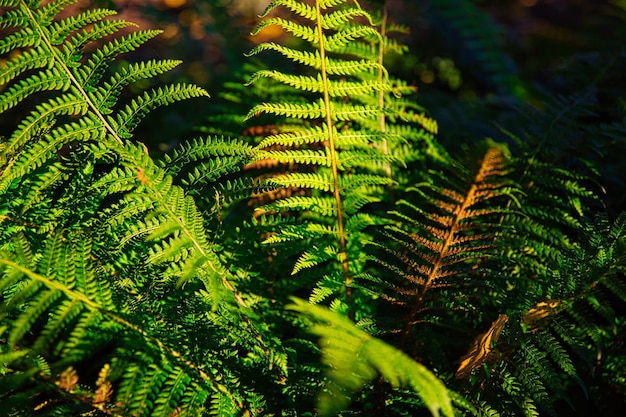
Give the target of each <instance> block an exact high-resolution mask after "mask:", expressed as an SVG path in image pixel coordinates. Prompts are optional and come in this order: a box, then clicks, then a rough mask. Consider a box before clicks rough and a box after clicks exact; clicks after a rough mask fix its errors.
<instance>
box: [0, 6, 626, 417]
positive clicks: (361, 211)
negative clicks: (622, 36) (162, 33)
mask: <svg viewBox="0 0 626 417" xmlns="http://www.w3.org/2000/svg"><path fill="white" fill-rule="evenodd" d="M73 3H74V1H73V0H52V1H48V2H39V1H26V0H0V9H1V11H2V14H1V15H0V29H1V32H0V33H1V34H2V38H0V54H2V55H1V56H0V59H1V61H0V112H1V113H2V116H1V117H2V118H0V122H2V123H5V124H6V127H7V129H6V132H5V130H4V129H5V125H4V124H3V125H2V127H3V131H2V134H3V135H5V136H3V137H2V138H1V141H0V402H1V403H2V410H3V412H4V413H5V414H6V415H9V416H48V415H50V416H61V415H62V416H87V415H89V416H100V415H115V416H167V417H170V416H172V417H173V416H204V415H206V416H209V415H219V416H253V415H254V416H256V415H283V416H300V415H301V416H312V415H333V414H336V415H343V416H348V415H357V414H358V415H377V416H378V415H380V416H383V415H443V416H446V417H449V416H453V415H473V416H482V415H485V416H522V415H523V416H532V415H572V413H578V414H580V413H583V414H584V413H585V412H586V411H587V410H588V409H594V410H601V412H604V413H605V414H606V415H620V414H619V412H620V410H621V409H623V408H624V407H622V406H621V405H620V404H625V403H626V382H625V381H624V376H623V369H624V367H625V366H626V356H625V354H624V352H625V351H626V350H625V349H624V335H625V334H626V319H625V313H624V312H625V311H626V282H625V281H624V277H625V272H626V271H625V268H626V264H625V262H626V245H625V242H626V216H625V215H624V214H614V213H612V212H611V213H610V214H608V215H607V214H606V213H605V212H604V211H605V210H604V208H603V207H602V202H601V201H600V196H601V193H600V190H601V187H599V186H598V184H599V183H601V182H602V181H603V177H602V174H603V169H602V167H601V166H600V164H599V163H598V162H597V160H594V159H593V158H592V157H590V156H589V155H590V154H593V152H597V153H601V152H605V151H606V149H609V148H611V149H612V148H614V147H616V146H617V145H615V143H619V142H620V141H622V142H623V134H624V132H625V131H626V130H625V129H624V123H623V121H619V120H615V119H614V118H609V117H608V116H607V115H606V112H605V113H603V117H605V118H606V119H607V120H610V123H602V124H601V123H595V121H597V120H596V117H598V116H597V111H600V110H602V111H604V110H603V109H600V110H598V108H599V106H600V100H599V99H598V97H599V95H598V94H597V93H596V89H595V88H594V87H593V86H590V87H589V88H586V89H584V90H582V91H578V92H574V93H572V94H569V95H562V96H559V95H554V96H551V97H549V98H546V99H545V100H543V102H542V103H541V106H530V105H529V104H528V103H522V102H520V101H519V100H517V99H515V100H514V99H513V96H517V97H523V96H524V95H525V94H528V93H529V90H526V89H522V88H521V84H520V81H519V79H518V78H517V74H516V72H515V71H514V68H513V67H512V66H511V65H509V64H507V62H508V60H507V59H504V60H503V59H501V58H502V57H503V56H506V55H505V52H504V51H503V46H502V44H499V43H497V42H496V36H495V35H494V34H495V33H498V31H499V28H498V26H497V25H496V24H495V23H494V22H493V20H492V19H491V18H490V17H489V16H488V15H487V14H486V13H485V12H484V11H483V10H482V9H479V8H478V7H477V6H476V5H475V4H474V3H473V2H471V1H464V2H461V3H462V4H461V5H462V6H463V7H462V8H458V9H457V8H453V7H452V6H451V4H452V3H450V2H447V1H432V2H431V3H432V6H433V13H434V14H435V15H437V14H439V17H440V18H442V19H443V20H444V21H445V22H448V24H449V25H450V26H451V27H453V28H455V31H456V32H455V33H456V35H455V36H458V37H460V38H462V39H464V41H466V42H467V44H468V45H466V46H465V48H466V49H467V50H468V51H469V53H470V55H472V56H473V57H474V59H475V61H476V62H477V63H478V64H479V65H478V66H477V68H478V69H479V70H480V72H481V74H482V75H484V76H485V79H486V81H485V83H486V84H489V85H492V87H493V88H494V90H495V91H496V92H498V93H499V94H501V95H503V96H501V100H502V102H501V103H500V104H501V105H502V114H503V116H501V118H496V120H497V121H498V122H499V123H500V126H499V130H494V131H495V132H496V134H494V135H493V136H494V137H496V138H498V140H499V141H496V140H493V139H489V138H483V137H482V136H479V137H476V136H472V137H471V139H472V140H473V142H469V141H466V142H463V143H461V144H458V145H459V146H443V143H445V138H441V139H438V138H437V139H436V135H439V124H438V123H437V122H435V121H434V120H433V119H432V118H430V116H429V114H428V113H427V111H426V110H425V109H424V108H423V107H422V106H420V105H419V104H418V103H416V102H415V100H414V93H415V87H413V86H410V85H409V83H407V82H405V81H403V80H401V79H398V78H396V77H395V76H394V75H393V74H392V73H391V71H390V68H391V67H390V66H389V65H388V62H389V60H393V59H398V57H406V56H407V48H406V47H405V46H404V45H403V44H402V43H401V42H400V41H399V40H398V39H397V38H395V36H396V35H398V34H403V33H405V32H406V29H405V28H403V27H402V26H398V25H395V24H393V23H392V22H390V21H389V18H388V10H387V6H386V5H385V4H380V2H373V4H372V5H365V4H363V5H361V4H360V3H359V2H356V1H348V0H315V1H299V0H275V1H274V2H272V3H271V4H270V5H269V6H268V7H267V9H266V10H265V12H264V13H263V15H262V20H261V23H260V24H259V26H258V27H257V29H256V30H255V31H254V33H256V34H257V35H259V36H263V33H264V31H266V30H272V29H278V30H280V31H281V32H282V33H283V35H282V37H280V38H277V39H273V40H266V41H261V42H260V43H259V44H258V45H257V46H255V47H253V48H252V51H251V52H250V54H249V55H251V56H255V57H256V58H257V59H259V61H256V62H255V63H253V64H250V65H249V66H247V67H246V68H244V69H243V70H244V72H245V73H247V74H248V83H246V84H245V85H243V84H229V86H230V90H228V91H226V92H225V93H224V98H225V99H226V100H227V102H228V103H229V107H230V108H229V111H225V112H224V113H223V114H218V115H212V116H211V117H210V119H209V120H210V121H211V122H212V123H213V125H212V126H205V127H204V128H202V129H201V130H204V131H207V132H212V133H217V136H205V137H199V138H194V139H191V140H189V141H186V142H182V143H180V144H179V145H178V146H177V147H175V148H174V149H172V150H171V151H170V152H169V153H167V154H164V155H161V156H160V157H159V158H157V157H155V155H154V151H152V150H150V149H148V148H147V146H146V145H144V143H147V139H146V138H145V137H142V136H141V135H140V134H139V133H138V132H141V130H139V129H140V127H141V124H142V122H143V123H145V121H146V119H147V118H148V117H149V116H148V113H150V112H151V111H153V110H156V109H159V108H162V107H164V106H165V105H169V104H173V103H174V102H178V101H182V100H185V101H189V102H191V103H194V105H195V104H197V105H198V106H200V107H203V106H205V104H204V103H205V100H206V96H207V95H208V94H207V93H206V91H205V90H204V89H203V88H201V87H198V86H196V85H193V84H186V83H172V84H165V85H161V86H158V87H146V86H151V85H153V84H161V83H162V82H163V81H162V80H163V79H162V78H160V77H161V76H162V75H164V74H166V73H169V72H171V71H172V70H174V69H175V68H176V67H177V66H178V65H179V64H180V61H176V60H170V59H159V60H140V59H135V56H136V55H135V54H136V53H137V51H138V50H139V49H140V48H141V47H142V45H144V44H145V43H146V42H148V41H150V40H151V39H152V38H154V37H155V36H157V35H158V34H159V31H157V30H136V29H134V28H133V26H135V25H134V24H133V23H131V22H128V21H124V20H120V19H117V18H116V13H115V12H114V11H111V10H108V9H100V8H91V9H89V10H84V11H82V10H80V9H78V8H75V5H73ZM453 9H454V10H453ZM476 22H481V25H480V27H479V26H476ZM125 55H132V56H133V58H132V59H129V61H130V62H126V61H125V58H124V56H125ZM268 56H269V57H271V58H272V59H267V61H268V62H270V63H271V66H270V64H269V63H268V64H263V63H262V62H260V61H262V60H264V59H266V57H268ZM606 74H608V75H607V76H609V75H610V74H611V71H610V68H607V69H606ZM142 86H143V87H145V88H143V89H142ZM502 103H507V104H506V106H505V105H504V104H502ZM511 103H512V104H511ZM507 106H508V107H507ZM505 107H506V108H505ZM516 112H517V113H516ZM513 114H516V115H517V116H515V117H514V116H513ZM6 121H8V122H6ZM590 121H592V122H593V123H591V122H590ZM230 136H233V137H240V139H231V138H230ZM442 136H444V135H442ZM589 137H594V138H595V137H597V138H598V140H597V141H596V142H593V143H591V142H588V141H586V139H587V138H589ZM448 139H449V138H448ZM477 139H478V141H477ZM177 142H178V139H176V140H174V143H177ZM577 146H584V150H585V152H586V153H587V154H586V155H583V156H585V159H582V158H579V155H577V154H576V153H575V148H576V147H577ZM587 151H588V152H587ZM298 297H300V298H298ZM301 297H308V301H303V300H302V299H301ZM319 304H326V305H325V306H324V305H319ZM313 338H319V340H314V339H313ZM604 395H608V397H607V399H606V400H605V398H604ZM581 398H588V400H586V401H583V400H581ZM614 404H618V405H614ZM620 407H621V409H620ZM578 410H581V411H578ZM612 413H613V414H612Z"/></svg>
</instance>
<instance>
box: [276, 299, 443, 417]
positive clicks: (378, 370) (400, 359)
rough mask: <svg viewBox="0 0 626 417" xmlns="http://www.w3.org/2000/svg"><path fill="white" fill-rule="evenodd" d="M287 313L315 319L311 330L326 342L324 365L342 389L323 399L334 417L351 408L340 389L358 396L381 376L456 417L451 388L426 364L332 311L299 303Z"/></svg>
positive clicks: (325, 408)
mask: <svg viewBox="0 0 626 417" xmlns="http://www.w3.org/2000/svg"><path fill="white" fill-rule="evenodd" d="M287 308H289V309H292V310H295V311H298V312H299V313H301V314H304V315H306V316H309V317H310V318H311V319H312V321H313V323H312V325H311V328H310V330H311V332H312V333H314V334H316V335H317V336H319V337H321V341H320V345H321V347H322V355H323V361H324V362H325V363H326V364H327V365H328V366H329V367H330V369H329V377H330V379H331V380H332V381H333V382H334V384H337V385H331V384H329V385H327V388H326V390H325V392H323V393H322V394H321V395H320V397H319V409H320V413H322V414H324V415H325V414H330V413H332V412H336V411H339V410H340V409H341V408H343V407H344V406H345V404H346V402H347V398H345V396H344V393H343V392H342V391H341V390H340V389H338V387H341V388H344V389H347V390H348V391H349V392H351V391H356V390H359V389H361V388H362V387H363V385H364V383H365V382H367V381H369V380H371V379H373V378H374V377H375V376H376V375H377V374H380V375H381V376H382V377H383V378H384V379H385V380H386V381H388V382H389V383H390V384H391V385H392V386H393V387H400V386H406V387H409V388H411V389H412V390H414V391H415V392H417V394H418V395H419V396H420V398H421V399H422V400H423V401H424V404H425V406H426V407H427V408H428V409H429V410H430V412H431V413H432V414H433V415H435V416H438V415H440V413H441V414H442V415H444V416H453V415H454V411H453V408H452V403H451V400H450V397H449V396H448V392H447V389H446V388H445V386H444V385H443V383H441V381H440V380H439V379H438V378H437V377H436V376H435V375H434V374H433V373H432V372H431V371H429V370H428V369H427V368H426V367H424V366H423V365H421V364H419V363H417V362H414V361H413V360H412V359H410V358H409V357H408V356H406V355H405V354H404V353H402V352H400V351H399V350H397V349H396V348H394V347H392V346H390V345H388V344H386V343H384V342H383V341H381V340H378V339H375V338H374V337H372V336H370V335H368V334H367V333H365V332H364V331H362V330H360V329H359V328H358V327H356V326H355V325H354V323H352V322H351V321H350V320H348V319H346V318H344V317H342V316H340V315H338V314H337V313H333V312H331V311H329V310H327V309H326V308H323V307H320V306H315V305H311V304H309V303H307V302H304V301H302V300H298V299H293V304H291V305H289V306H288V307H287Z"/></svg>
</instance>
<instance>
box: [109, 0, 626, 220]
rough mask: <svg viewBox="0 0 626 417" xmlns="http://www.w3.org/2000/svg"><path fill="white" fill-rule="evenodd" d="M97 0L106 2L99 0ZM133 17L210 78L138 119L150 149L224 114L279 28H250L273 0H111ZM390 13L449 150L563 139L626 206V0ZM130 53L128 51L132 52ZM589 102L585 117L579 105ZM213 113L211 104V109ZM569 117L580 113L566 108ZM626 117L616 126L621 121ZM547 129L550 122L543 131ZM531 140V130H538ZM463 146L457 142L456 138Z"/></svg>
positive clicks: (399, 69) (428, 3) (543, 0)
mask: <svg viewBox="0 0 626 417" xmlns="http://www.w3.org/2000/svg"><path fill="white" fill-rule="evenodd" d="M99 1H100V2H103V3H105V4H106V3H107V2H106V1H104V0H99ZM113 3H114V4H115V7H116V8H117V9H118V10H120V12H122V13H123V16H126V17H127V18H129V19H131V20H134V21H139V22H142V23H143V24H145V25H149V26H153V27H157V28H160V29H162V30H163V31H164V33H163V35H162V36H160V37H159V38H157V39H156V41H154V42H152V43H151V48H143V49H142V50H141V52H140V53H142V54H145V55H149V56H142V57H137V58H158V57H170V56H176V57H177V58H180V59H182V60H183V61H184V64H183V65H182V66H181V67H180V68H178V69H177V70H176V71H175V72H173V73H172V74H168V75H167V77H178V78H179V79H182V80H188V81H191V82H194V83H197V84H199V85H201V86H203V87H206V88H207V90H208V91H209V93H210V94H211V95H212V97H213V99H212V100H211V104H210V105H213V106H215V107H214V109H211V107H209V109H208V110H207V107H206V106H196V105H195V104H194V101H193V100H191V101H185V102H183V103H180V104H177V105H176V108H163V109H160V110H158V111H156V112H154V113H152V114H151V115H150V116H149V117H150V118H153V120H160V121H161V122H163V121H165V123H158V129H154V131H152V130H150V129H151V126H156V125H157V124H153V123H151V122H150V120H147V121H145V122H144V123H143V124H142V126H141V128H142V129H144V130H146V131H147V134H146V135H142V136H143V137H146V138H150V139H149V142H150V144H151V146H152V148H153V149H154V151H156V152H158V151H166V150H169V149H171V148H172V147H173V146H175V145H176V144H177V143H179V141H181V140H183V139H186V138H188V137H191V136H193V135H195V133H194V132H193V128H194V126H197V125H207V124H208V122H207V120H208V118H209V117H210V116H211V115H212V114H217V113H221V112H222V111H223V109H224V108H223V106H224V103H223V102H221V101H220V98H219V97H220V94H222V93H223V92H224V89H225V83H227V82H228V81H234V82H240V81H241V78H242V77H243V75H242V66H243V65H244V62H245V60H246V59H245V57H244V54H245V53H246V52H247V51H249V50H250V49H251V47H252V46H253V45H254V43H258V42H261V41H262V40H267V39H271V38H272V37H277V38H278V37H280V36H281V33H280V32H278V31H272V30H271V29H268V30H265V31H263V32H262V34H261V35H260V36H257V37H255V38H254V39H253V38H252V37H250V36H249V33H250V31H251V30H252V28H253V26H254V24H255V23H256V21H257V15H258V14H259V13H261V12H262V11H263V9H264V8H265V7H266V5H267V4H266V3H268V2H267V1H254V0H249V1H245V0H127V1H122V0H119V1H115V2H113ZM388 6H389V10H390V17H391V19H392V20H393V21H395V22H398V23H401V24H404V25H406V26H408V27H409V28H410V33H409V34H408V35H406V36H404V37H403V39H402V41H403V42H405V43H406V44H407V45H408V46H409V50H410V53H409V54H405V55H403V56H402V57H399V58H397V59H395V60H394V59H393V57H391V58H390V61H389V63H388V64H387V66H388V67H389V69H390V71H391V72H392V73H394V74H397V76H399V77H400V78H402V79H405V80H407V81H409V82H410V83H412V84H414V85H416V86H417V87H418V89H419V92H418V94H419V99H418V101H419V102H420V103H421V104H422V105H424V107H425V108H426V109H428V111H429V112H430V113H431V114H432V116H433V118H434V119H435V120H437V121H438V122H439V126H440V128H441V130H440V135H439V140H440V141H441V142H442V143H443V144H444V145H445V146H446V147H447V148H448V149H450V150H454V148H455V146H465V147H468V146H472V143H475V142H477V141H479V140H482V139H483V138H485V137H491V138H494V139H496V140H499V141H503V140H504V141H507V140H509V138H508V136H507V134H505V133H503V130H506V131H507V132H509V133H512V134H513V135H515V136H517V137H520V138H522V139H523V140H531V139H530V138H532V137H534V138H535V140H539V141H543V142H544V143H543V145H542V152H543V151H545V152H549V151H550V149H559V156H558V157H559V158H560V159H562V161H561V162H565V163H566V164H567V163H572V164H574V163H580V162H574V160H575V159H577V158H580V157H581V156H584V158H585V159H586V162H589V163H590V164H592V165H594V166H595V167H596V168H597V169H599V171H600V173H601V174H602V175H601V176H602V178H603V180H602V184H601V185H602V186H603V187H604V188H605V190H606V196H605V198H604V200H605V202H606V204H607V208H608V210H609V212H610V213H612V214H616V213H619V212H620V211H622V210H623V209H624V208H626V197H625V196H626V184H625V183H624V178H625V177H626V172H625V171H626V169H625V168H624V165H623V164H622V163H621V155H623V154H624V153H625V152H626V149H625V148H626V145H625V144H624V141H623V140H621V139H619V137H620V134H623V120H624V118H625V117H626V101H625V98H624V97H625V96H626V75H624V71H623V68H624V67H625V64H626V62H625V61H626V46H625V45H626V44H625V43H624V40H625V39H626V11H625V10H624V8H625V6H624V4H623V2H619V1H596V0H573V1H566V0H480V1H479V0H474V1H472V0H419V1H402V0H389V1H388ZM128 59H129V60H132V59H133V57H128ZM564 103H565V104H567V103H570V104H571V106H570V113H568V112H567V111H565V112H564V113H563V114H561V115H560V116H559V118H558V120H557V123H558V122H559V121H563V123H566V124H569V127H570V131H571V135H552V136H550V135H549V133H550V132H547V134H545V135H543V136H541V135H539V136H541V137H538V132H535V131H534V127H535V124H536V121H537V119H536V117H537V115H538V114H543V115H544V117H545V118H548V119H549V118H551V117H552V118H554V116H555V115H558V113H559V112H560V111H561V110H562V105H563V104H564ZM580 108H589V109H590V110H589V111H588V112H586V113H585V114H584V115H578V114H576V115H572V114H571V113H575V112H578V110H579V109H580ZM207 111H208V112H209V114H207ZM570 116H573V117H570ZM620 123H621V126H620ZM544 133H545V132H544ZM531 141H532V140H531ZM460 144H462V145H460Z"/></svg>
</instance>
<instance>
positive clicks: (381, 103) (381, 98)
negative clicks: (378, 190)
mask: <svg viewBox="0 0 626 417" xmlns="http://www.w3.org/2000/svg"><path fill="white" fill-rule="evenodd" d="M382 7H383V10H382V13H383V16H382V21H381V23H380V38H381V39H380V43H379V47H378V65H379V68H378V83H379V84H381V85H382V83H383V78H384V74H383V68H384V60H385V39H386V36H387V3H384V4H383V6H382ZM378 107H379V108H380V118H379V127H380V132H381V133H382V138H383V139H382V145H381V146H382V150H383V153H384V154H385V155H389V144H388V143H387V137H386V136H385V133H386V132H387V124H386V116H385V112H384V111H383V110H384V108H385V91H384V89H382V88H381V89H380V90H379V91H378ZM384 169H385V173H386V174H387V177H388V178H389V179H392V172H391V163H390V162H385V165H384ZM389 190H390V191H391V192H392V194H393V185H392V184H389ZM392 200H393V195H392Z"/></svg>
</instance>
